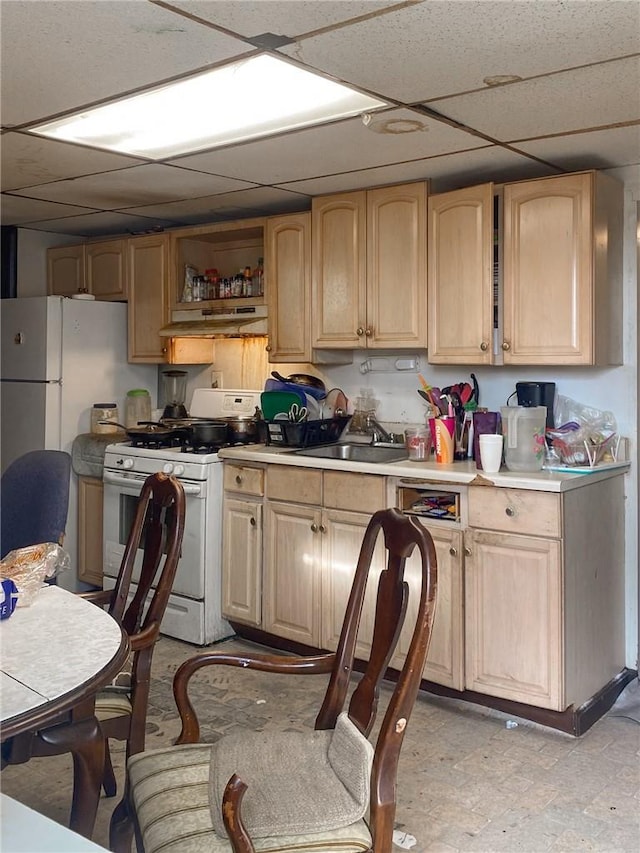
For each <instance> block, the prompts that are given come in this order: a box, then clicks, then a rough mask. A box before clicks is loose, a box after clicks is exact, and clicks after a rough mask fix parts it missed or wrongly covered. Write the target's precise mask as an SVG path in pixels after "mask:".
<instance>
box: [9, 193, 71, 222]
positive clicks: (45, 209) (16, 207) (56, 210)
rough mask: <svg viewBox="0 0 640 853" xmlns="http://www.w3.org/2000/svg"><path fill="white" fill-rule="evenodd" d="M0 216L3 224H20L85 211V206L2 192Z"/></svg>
mask: <svg viewBox="0 0 640 853" xmlns="http://www.w3.org/2000/svg"><path fill="white" fill-rule="evenodd" d="M0 202H1V207H0V210H1V216H0V218H1V219H2V224H3V225H22V224H24V223H25V222H32V221H36V220H38V219H54V218H57V217H66V216H73V215H74V214H77V213H87V209H86V207H85V208H83V207H74V206H72V205H68V204H53V203H52V202H50V201H39V200H38V199H35V200H34V199H28V198H21V197H20V196H15V195H7V194H6V193H3V194H2V196H1V197H0Z"/></svg>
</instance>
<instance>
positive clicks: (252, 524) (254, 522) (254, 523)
mask: <svg viewBox="0 0 640 853" xmlns="http://www.w3.org/2000/svg"><path fill="white" fill-rule="evenodd" d="M249 524H250V525H251V526H252V527H255V526H256V520H255V518H254V517H253V516H251V518H250V519H249Z"/></svg>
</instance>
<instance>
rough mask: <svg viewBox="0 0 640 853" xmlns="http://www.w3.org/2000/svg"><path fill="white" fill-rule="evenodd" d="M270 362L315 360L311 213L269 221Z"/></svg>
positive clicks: (267, 247) (267, 233) (267, 232)
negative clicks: (313, 344) (312, 307)
mask: <svg viewBox="0 0 640 853" xmlns="http://www.w3.org/2000/svg"><path fill="white" fill-rule="evenodd" d="M265 250H266V257H265V270H266V277H267V280H268V282H269V289H268V294H267V305H268V317H269V344H268V346H267V351H268V352H269V361H276V362H289V361H292V362H309V361H311V213H309V212H307V213H295V214H291V215H289V216H272V217H270V218H269V219H267V228H266V239H265Z"/></svg>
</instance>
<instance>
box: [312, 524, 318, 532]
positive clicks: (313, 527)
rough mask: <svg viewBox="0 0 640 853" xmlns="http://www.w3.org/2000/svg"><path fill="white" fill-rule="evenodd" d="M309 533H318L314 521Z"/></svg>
mask: <svg viewBox="0 0 640 853" xmlns="http://www.w3.org/2000/svg"><path fill="white" fill-rule="evenodd" d="M311 532H312V533H317V532H318V525H317V524H316V523H315V521H314V522H313V524H312V525H311Z"/></svg>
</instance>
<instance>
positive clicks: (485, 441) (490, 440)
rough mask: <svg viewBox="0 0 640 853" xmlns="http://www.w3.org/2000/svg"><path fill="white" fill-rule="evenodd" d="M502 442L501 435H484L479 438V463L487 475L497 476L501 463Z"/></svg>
mask: <svg viewBox="0 0 640 853" xmlns="http://www.w3.org/2000/svg"><path fill="white" fill-rule="evenodd" d="M502 441H503V437H502V436H501V435H491V434H490V433H484V434H483V435H481V436H480V461H481V462H482V470H483V471H485V472H486V473H487V474H497V473H498V471H499V470H500V465H501V463H502Z"/></svg>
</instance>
